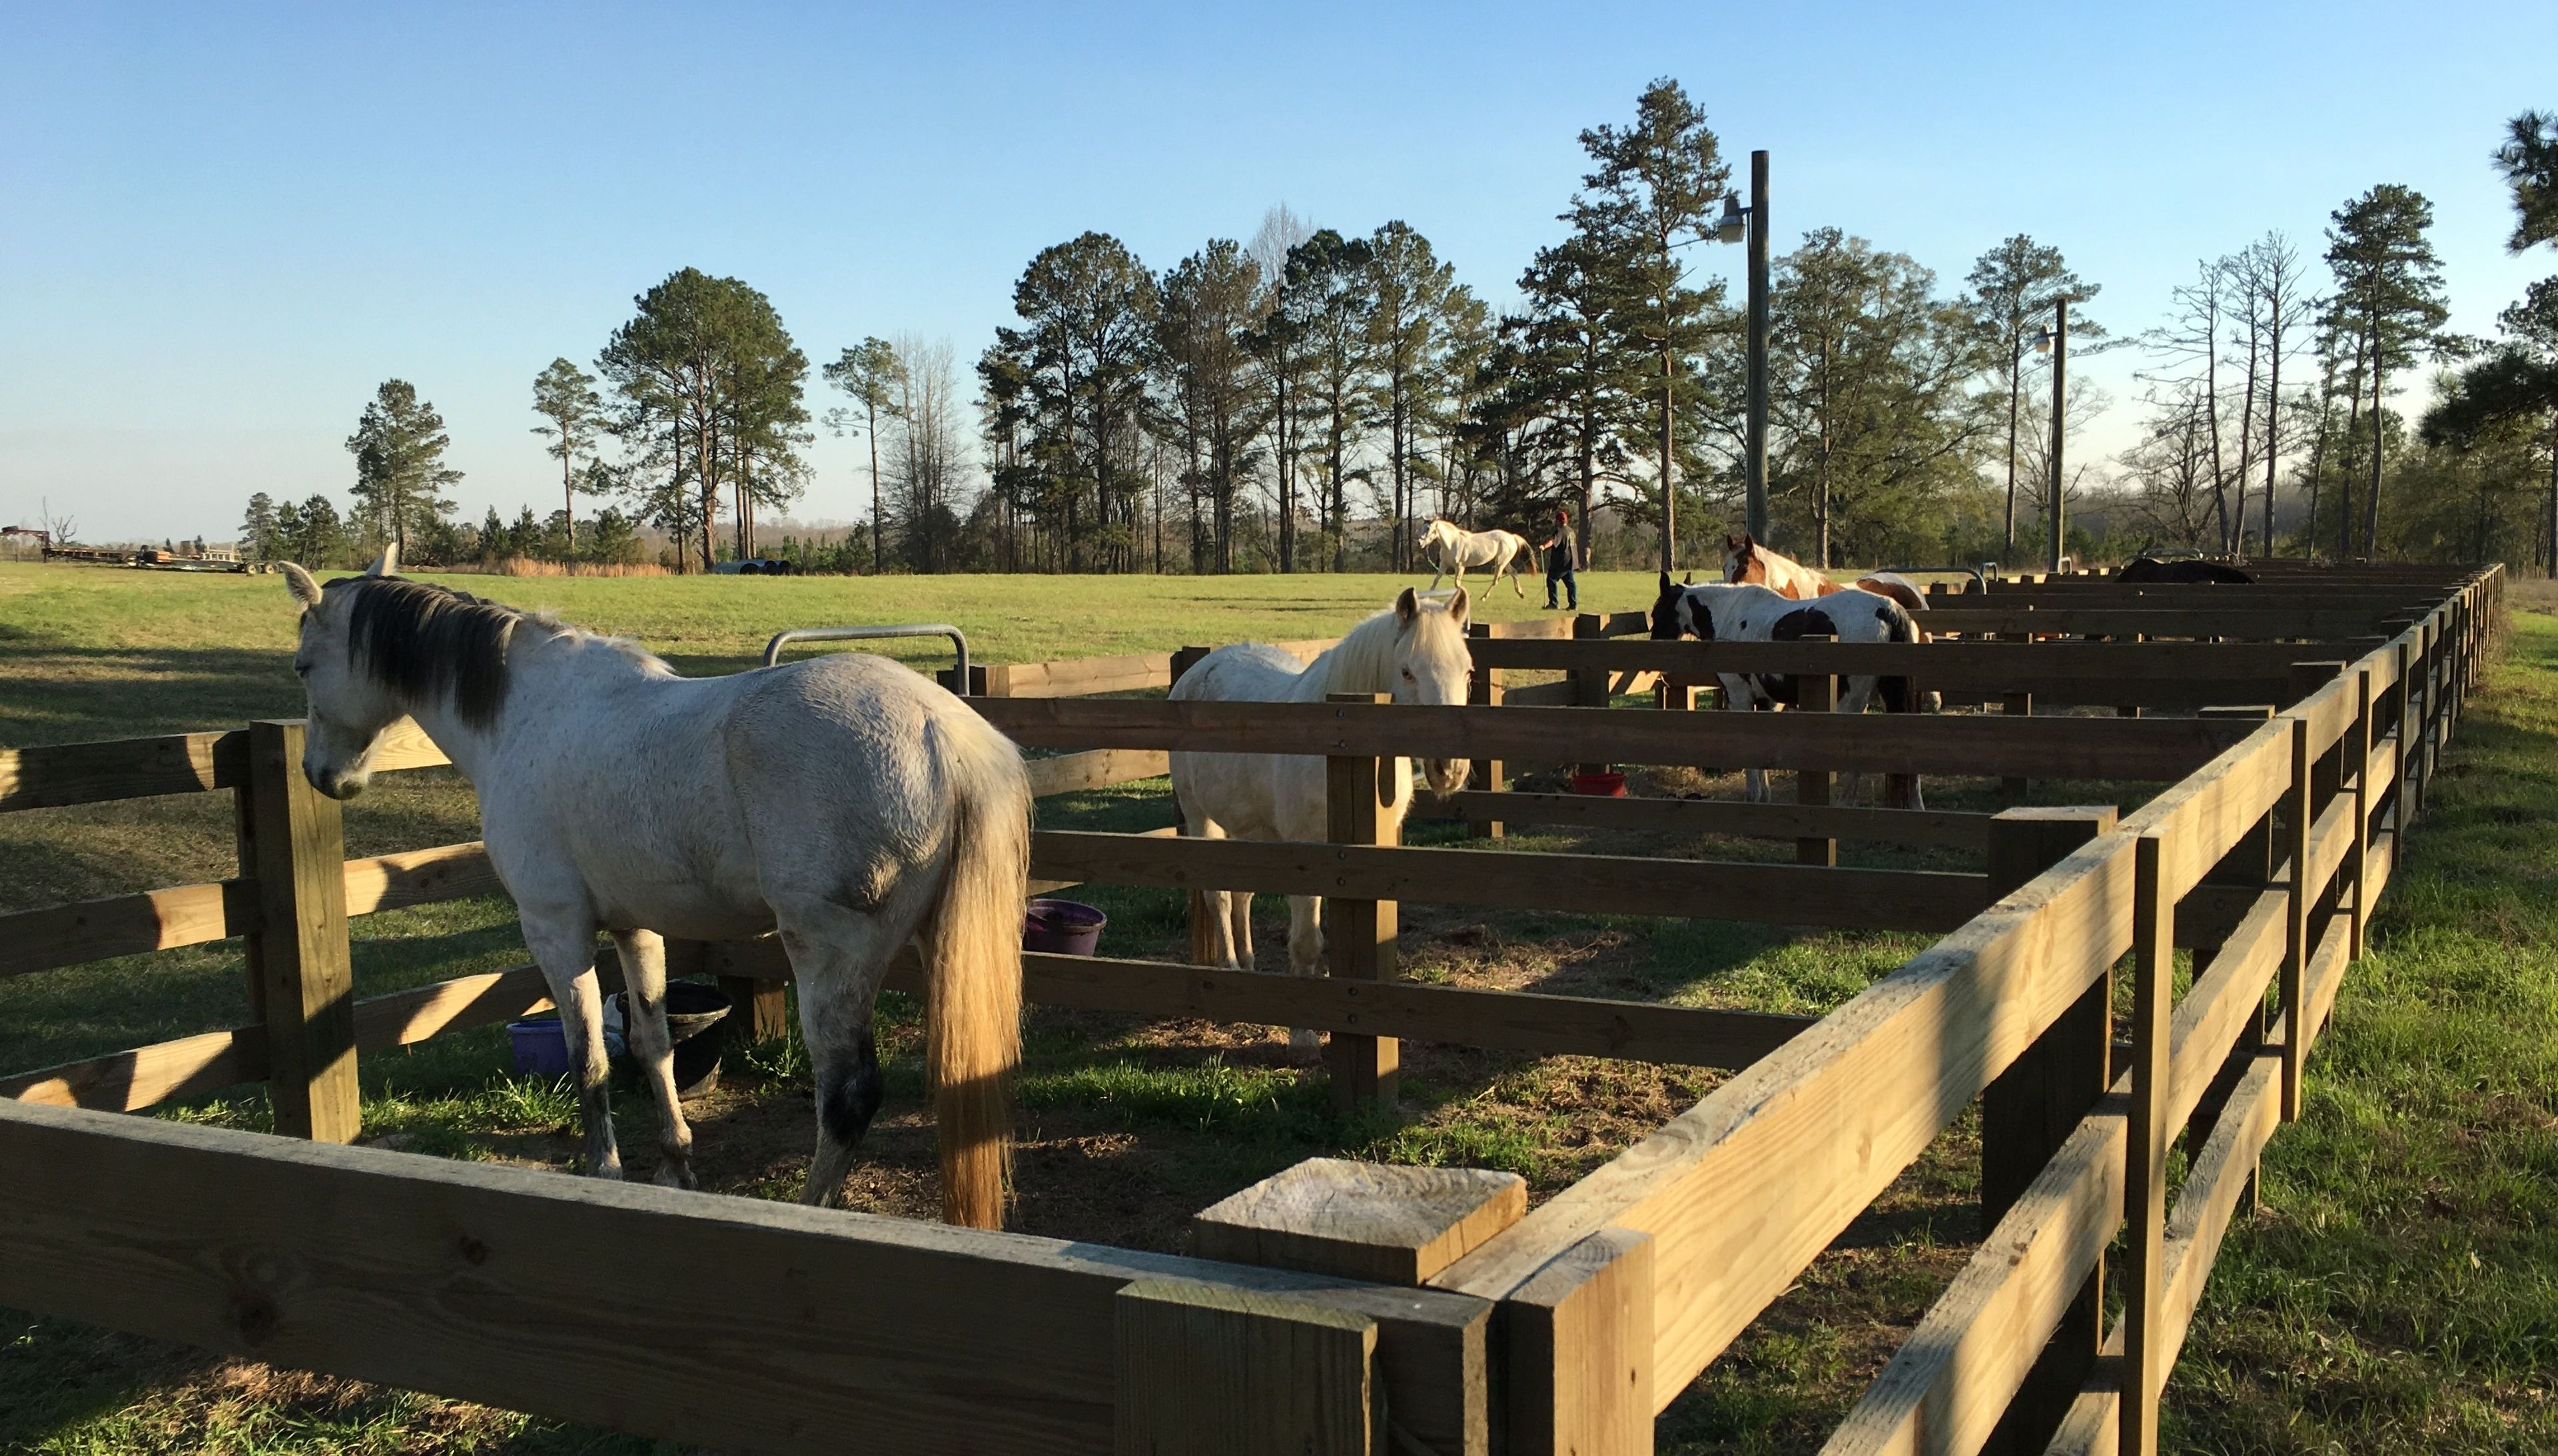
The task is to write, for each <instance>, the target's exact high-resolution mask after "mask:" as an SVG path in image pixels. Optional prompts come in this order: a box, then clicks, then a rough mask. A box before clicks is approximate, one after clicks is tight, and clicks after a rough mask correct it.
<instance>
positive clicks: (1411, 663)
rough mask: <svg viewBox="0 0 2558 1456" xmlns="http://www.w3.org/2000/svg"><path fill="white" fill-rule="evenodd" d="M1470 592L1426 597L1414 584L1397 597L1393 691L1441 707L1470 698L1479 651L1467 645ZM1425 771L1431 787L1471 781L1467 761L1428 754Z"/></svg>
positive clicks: (1404, 699)
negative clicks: (1427, 599)
mask: <svg viewBox="0 0 2558 1456" xmlns="http://www.w3.org/2000/svg"><path fill="white" fill-rule="evenodd" d="M1466 611H1467V603H1466V594H1465V593H1464V592H1459V593H1457V594H1456V595H1455V596H1454V597H1451V598H1450V599H1449V600H1448V601H1447V602H1445V603H1440V602H1425V601H1423V600H1421V598H1420V597H1419V596H1417V595H1416V594H1415V593H1414V592H1413V590H1412V588H1410V587H1405V588H1404V589H1403V594H1402V595H1401V596H1398V597H1396V598H1395V599H1394V618H1395V632H1394V676H1393V678H1392V679H1391V681H1392V683H1393V687H1392V689H1391V690H1392V692H1393V693H1394V700H1395V701H1396V702H1399V703H1432V704H1438V705H1441V706H1446V705H1449V704H1462V703H1463V702H1465V701H1466V687H1467V681H1468V679H1469V678H1471V677H1472V676H1473V675H1474V670H1475V655H1474V654H1473V653H1472V652H1470V651H1469V650H1468V649H1467V647H1466ZM1421 772H1422V774H1423V776H1424V777H1425V778H1427V779H1428V780H1429V781H1430V787H1431V788H1432V789H1434V790H1437V791H1438V792H1439V793H1441V794H1454V793H1456V792H1457V791H1458V790H1459V789H1462V788H1464V787H1465V784H1466V760H1464V759H1424V760H1422V763H1421Z"/></svg>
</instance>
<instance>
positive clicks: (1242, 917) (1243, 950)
mask: <svg viewBox="0 0 2558 1456" xmlns="http://www.w3.org/2000/svg"><path fill="white" fill-rule="evenodd" d="M1226 903H1227V904H1228V905H1231V906H1233V907H1234V909H1233V911H1232V912H1231V914H1232V917H1233V924H1232V932H1233V936H1234V963H1235V965H1236V966H1237V967H1238V968H1240V969H1243V970H1259V969H1260V968H1261V966H1260V963H1259V962H1258V961H1256V960H1254V959H1253V958H1252V892H1251V891H1249V890H1229V891H1227V892H1226Z"/></svg>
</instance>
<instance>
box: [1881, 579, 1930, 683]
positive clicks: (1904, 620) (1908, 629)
mask: <svg viewBox="0 0 2558 1456" xmlns="http://www.w3.org/2000/svg"><path fill="white" fill-rule="evenodd" d="M1876 595H1878V596H1881V595H1882V594H1881V593H1877V594H1876ZM1874 615H1875V616H1877V617H1879V618H1881V619H1883V636H1884V640H1885V641H1887V642H1897V643H1916V642H1919V641H1920V640H1921V638H1920V636H1919V625H1918V624H1917V623H1915V622H1913V621H1911V620H1910V609H1909V608H1907V607H1904V606H1903V605H1901V603H1899V602H1898V601H1895V600H1893V599H1892V598H1891V597H1888V596H1885V597H1883V605H1882V606H1880V607H1877V608H1875V609H1874ZM1875 690H1876V691H1878V692H1880V693H1881V694H1882V695H1883V710H1884V711H1885V712H1887V713H1910V712H1916V711H1918V710H1919V701H1918V698H1917V695H1916V693H1915V692H1914V691H1913V690H1912V683H1911V680H1910V679H1909V678H1907V677H1885V678H1882V679H1880V680H1879V681H1877V682H1876V684H1875Z"/></svg>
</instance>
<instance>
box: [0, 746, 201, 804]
mask: <svg viewBox="0 0 2558 1456" xmlns="http://www.w3.org/2000/svg"><path fill="white" fill-rule="evenodd" d="M247 776H248V733H247V731H246V730H244V729H237V728H234V729H232V730H230V731H229V732H226V733H170V734H164V735H162V736H160V737H157V738H111V739H106V740H104V741H101V742H96V743H62V744H53V745H49V746H46V747H40V748H8V749H0V812H7V811H8V810H11V809H21V808H52V807H55V806H58V805H61V804H69V803H103V802H106V801H109V800H117V799H145V798H149V797H151V796H154V795H161V794H201V793H204V792H206V791H208V790H213V789H235V788H237V787H239V785H240V784H242V783H244V782H245V781H246V779H247Z"/></svg>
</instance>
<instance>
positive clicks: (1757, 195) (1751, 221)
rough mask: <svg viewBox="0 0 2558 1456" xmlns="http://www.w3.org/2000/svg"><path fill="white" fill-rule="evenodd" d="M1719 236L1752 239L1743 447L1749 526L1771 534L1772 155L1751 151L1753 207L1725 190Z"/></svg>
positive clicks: (1761, 535)
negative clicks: (1747, 400) (1769, 402)
mask: <svg viewBox="0 0 2558 1456" xmlns="http://www.w3.org/2000/svg"><path fill="white" fill-rule="evenodd" d="M1715 236H1717V237H1719V238H1721V239H1722V240H1723V241H1725V242H1739V241H1741V240H1743V239H1744V238H1745V237H1746V238H1748V240H1749V243H1750V311H1749V317H1750V325H1749V329H1750V333H1749V340H1750V342H1749V356H1750V363H1749V379H1750V384H1749V390H1750V402H1749V415H1748V427H1747V434H1746V435H1745V437H1744V439H1745V442H1746V443H1745V445H1744V448H1743V452H1742V458H1741V460H1742V483H1743V501H1744V507H1743V521H1744V528H1745V529H1747V530H1748V531H1749V532H1750V534H1751V536H1752V537H1753V538H1755V539H1757V540H1762V541H1764V540H1766V539H1768V154H1767V153H1766V152H1752V153H1751V154H1750V206H1749V207H1748V208H1746V209H1745V208H1743V207H1742V206H1741V199H1740V198H1739V197H1737V196H1734V195H1732V194H1728V193H1727V194H1725V196H1724V199H1723V220H1722V222H1721V224H1720V225H1719V226H1717V227H1716V228H1715Z"/></svg>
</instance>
